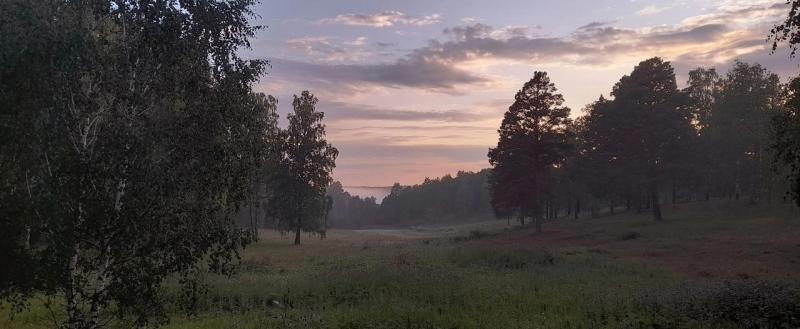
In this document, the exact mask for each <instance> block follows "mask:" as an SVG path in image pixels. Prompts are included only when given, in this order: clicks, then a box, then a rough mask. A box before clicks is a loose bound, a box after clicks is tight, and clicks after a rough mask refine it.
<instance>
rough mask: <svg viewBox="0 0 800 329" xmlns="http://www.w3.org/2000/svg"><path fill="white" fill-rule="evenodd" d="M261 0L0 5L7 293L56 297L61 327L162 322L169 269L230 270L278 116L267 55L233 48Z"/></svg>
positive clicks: (0, 162)
mask: <svg viewBox="0 0 800 329" xmlns="http://www.w3.org/2000/svg"><path fill="white" fill-rule="evenodd" d="M254 2H255V0H230V1H212V0H192V1H188V0H164V1H133V0H114V1H101V0H97V1H77V0H47V1H27V0H9V1H3V2H1V3H0V31H2V33H0V115H2V120H0V122H2V124H0V135H1V136H2V137H3V138H2V141H0V143H2V144H0V150H1V151H2V152H0V172H2V182H0V184H2V185H0V186H1V190H0V204H2V205H0V228H1V229H0V231H2V232H3V233H2V235H3V236H2V239H1V240H2V242H1V243H2V244H3V246H2V247H3V248H2V249H3V251H2V252H0V256H2V257H3V259H2V261H3V262H4V266H7V265H10V266H11V268H10V271H7V270H4V271H2V272H3V275H1V276H0V280H1V281H0V293H2V296H3V297H5V299H6V300H11V301H13V302H15V304H16V305H18V306H21V307H24V305H25V303H24V302H25V300H26V297H28V296H31V295H32V294H34V293H40V294H43V295H45V296H50V297H48V298H50V299H54V302H53V303H49V304H48V305H51V307H54V308H55V307H63V308H64V309H63V311H64V313H65V314H66V318H65V319H64V323H56V324H55V325H57V326H63V327H66V328H98V327H101V326H102V324H103V323H106V322H107V321H108V320H109V319H110V318H116V320H118V321H127V322H130V323H132V324H134V325H136V326H140V327H146V326H156V325H158V324H160V323H162V322H163V320H164V317H163V314H164V313H163V309H162V302H161V299H160V296H159V287H160V286H161V284H162V282H163V281H164V279H165V278H167V277H168V276H170V275H175V274H178V275H181V276H183V277H184V280H181V281H182V282H190V280H189V278H191V277H192V275H193V273H197V272H198V271H200V270H201V269H204V268H208V269H210V270H212V271H215V272H221V273H226V272H229V271H230V270H231V266H232V265H233V264H234V263H235V260H236V258H237V250H238V249H239V248H240V247H242V246H243V245H244V244H245V243H246V242H247V241H248V237H249V235H248V234H246V233H245V232H243V231H242V230H241V229H239V228H238V227H237V226H236V225H235V223H234V221H233V220H232V218H231V214H232V213H233V211H234V210H235V208H236V206H237V205H238V203H239V202H241V201H242V200H244V199H245V197H246V194H247V193H248V184H247V183H248V181H249V180H250V177H251V175H252V174H253V173H254V171H255V168H256V167H258V165H259V162H260V161H263V160H264V157H265V153H264V152H263V151H262V150H264V149H265V148H266V146H265V145H263V144H264V143H265V142H264V141H265V140H266V138H264V136H265V135H266V134H267V133H268V130H269V124H268V123H267V122H268V121H269V120H263V118H265V117H268V116H269V114H268V113H267V112H268V111H267V110H266V109H265V106H264V102H263V101H262V100H261V99H263V97H262V98H259V97H261V96H257V95H255V94H254V93H253V92H252V90H251V86H252V84H253V83H254V82H255V81H256V80H257V79H258V77H259V76H260V75H261V74H262V72H263V70H264V66H265V62H263V61H260V60H244V59H242V58H240V57H239V56H238V55H237V52H236V51H237V49H239V48H242V47H248V46H249V43H248V39H249V38H250V37H252V36H253V35H254V33H255V32H256V30H257V29H258V27H255V26H252V25H250V23H248V19H249V18H250V17H251V16H252V15H253V14H252V12H251V10H250V8H251V7H252V5H253V4H254ZM6 260H8V263H5V261H6ZM201 261H202V262H201ZM6 269H8V267H6ZM187 286H191V285H187ZM62 305H63V306H62ZM57 321H60V320H57Z"/></svg>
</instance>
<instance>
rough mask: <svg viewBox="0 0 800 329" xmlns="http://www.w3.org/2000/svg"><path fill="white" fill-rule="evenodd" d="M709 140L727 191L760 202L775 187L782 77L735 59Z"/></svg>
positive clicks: (717, 104)
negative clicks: (772, 150)
mask: <svg viewBox="0 0 800 329" xmlns="http://www.w3.org/2000/svg"><path fill="white" fill-rule="evenodd" d="M720 83H721V85H722V87H721V88H720V90H719V94H718V95H717V97H716V100H715V101H714V108H713V115H712V116H711V120H710V125H711V128H710V131H709V138H710V140H711V141H710V142H711V149H709V150H708V151H709V152H710V153H711V154H713V157H714V159H715V161H714V165H715V168H714V171H715V175H716V176H717V178H718V181H719V182H720V188H721V189H722V191H723V193H724V194H726V195H729V196H733V197H734V198H737V199H738V198H739V197H740V196H741V195H742V194H743V193H747V194H748V196H749V198H750V201H752V202H755V201H757V199H758V198H759V196H760V195H762V194H764V192H765V191H764V189H765V188H766V187H769V186H771V184H770V182H769V180H770V179H771V172H770V170H769V167H768V163H769V162H770V159H771V155H770V154H768V151H769V149H768V145H769V138H770V133H769V130H770V120H771V118H772V117H773V116H774V115H776V114H777V113H779V112H780V109H781V103H782V102H783V100H782V96H781V92H782V91H781V89H782V87H781V84H780V80H779V78H778V76H777V75H776V74H773V73H771V72H769V71H767V69H765V68H764V67H762V66H761V65H759V64H748V63H743V62H738V61H737V62H736V63H735V65H734V66H733V68H732V69H731V71H730V72H728V74H727V75H726V76H725V78H724V79H722V80H721V82H720Z"/></svg>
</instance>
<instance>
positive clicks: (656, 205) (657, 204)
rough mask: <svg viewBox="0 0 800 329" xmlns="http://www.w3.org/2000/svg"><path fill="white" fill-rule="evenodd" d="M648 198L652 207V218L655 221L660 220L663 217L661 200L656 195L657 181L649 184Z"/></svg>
mask: <svg viewBox="0 0 800 329" xmlns="http://www.w3.org/2000/svg"><path fill="white" fill-rule="evenodd" d="M650 199H651V202H652V203H653V204H652V208H653V219H654V220H656V221H661V220H663V219H664V217H662V215H661V200H660V199H659V196H658V183H656V182H653V183H651V184H650Z"/></svg>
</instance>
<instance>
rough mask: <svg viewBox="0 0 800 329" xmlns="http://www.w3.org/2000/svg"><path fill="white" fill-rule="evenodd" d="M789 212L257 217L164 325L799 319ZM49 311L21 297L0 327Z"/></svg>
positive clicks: (795, 227) (756, 323)
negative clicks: (304, 221)
mask: <svg viewBox="0 0 800 329" xmlns="http://www.w3.org/2000/svg"><path fill="white" fill-rule="evenodd" d="M799 214H800V213H798V212H797V211H796V210H791V209H788V208H785V207H771V208H767V207H764V206H760V207H756V206H747V205H743V204H737V203H732V202H731V203H729V202H711V203H693V204H681V205H676V206H667V207H666V216H667V220H666V221H664V222H660V223H655V222H652V221H651V220H650V219H649V217H648V215H647V214H619V215H616V216H604V217H600V218H591V219H590V218H585V219H580V220H572V219H559V220H557V221H554V222H552V223H548V224H547V225H546V226H545V232H543V233H542V234H538V235H537V234H534V233H533V230H532V229H530V228H527V227H522V228H520V227H514V226H513V225H512V226H509V225H508V224H507V222H506V221H489V222H484V223H477V224H469V225H461V226H441V227H417V228H409V229H385V230H377V229H376V230H360V231H337V230H333V231H331V232H329V234H328V235H327V238H326V239H324V240H320V239H317V238H313V237H306V238H305V241H304V244H303V246H301V247H296V246H292V244H291V242H292V241H291V239H289V238H288V237H281V236H280V235H278V234H276V233H274V232H266V231H265V232H263V233H262V237H261V240H260V242H259V243H257V244H255V245H252V246H250V247H249V248H248V249H247V250H246V251H245V254H244V259H243V263H242V266H241V268H240V270H239V271H238V273H237V274H236V275H234V276H233V277H231V278H227V277H217V276H207V277H205V281H206V282H207V288H208V290H207V292H205V293H204V294H202V295H201V298H200V299H199V300H198V301H197V305H196V311H197V313H196V315H193V316H186V315H183V314H185V312H181V311H180V310H178V309H173V310H172V313H173V317H172V319H171V322H170V324H169V325H168V326H167V327H168V328H797V327H799V326H800V292H798V289H797V284H799V283H800V282H798V281H797V279H796V277H797V275H796V274H797V273H798V271H800V215H799ZM512 224H513V223H512ZM179 295H180V292H179V291H178V290H177V289H175V288H174V287H173V286H172V285H169V288H168V289H166V290H165V292H164V298H166V299H167V300H169V301H175V300H178V299H179ZM4 312H7V311H4ZM49 319H50V315H49V313H47V312H45V311H44V310H43V308H42V307H40V306H37V305H36V304H34V307H33V308H32V309H31V310H30V311H28V312H25V313H22V314H20V315H18V316H16V317H15V318H14V320H8V319H7V316H6V317H5V318H4V319H3V320H0V327H5V328H42V327H46V326H47V325H48V324H49V323H50V322H49V321H50V320H49Z"/></svg>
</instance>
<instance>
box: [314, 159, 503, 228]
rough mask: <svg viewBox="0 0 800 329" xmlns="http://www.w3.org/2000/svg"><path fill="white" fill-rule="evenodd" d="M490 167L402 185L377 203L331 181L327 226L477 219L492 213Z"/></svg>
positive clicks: (371, 198)
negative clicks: (330, 202) (331, 204)
mask: <svg viewBox="0 0 800 329" xmlns="http://www.w3.org/2000/svg"><path fill="white" fill-rule="evenodd" d="M488 179H489V170H488V169H485V170H482V171H480V172H477V173H475V172H467V171H459V172H458V174H456V176H455V177H453V176H451V175H446V176H444V177H441V178H434V179H428V178H426V179H425V181H424V182H423V183H422V184H418V185H413V186H401V185H400V184H397V183H395V184H394V186H392V190H391V193H390V194H389V195H388V196H387V197H386V198H384V199H383V201H382V202H381V203H380V204H378V203H377V202H376V201H377V200H376V199H375V198H373V197H368V198H361V197H358V196H353V195H350V193H348V192H346V191H344V189H343V188H342V184H341V183H339V182H335V183H333V184H332V185H331V186H330V187H329V188H328V195H329V196H330V197H331V199H332V201H333V208H332V209H331V212H330V215H329V217H328V226H329V227H336V228H352V227H364V226H372V225H416V224H432V223H452V222H462V221H476V220H481V219H486V218H487V217H491V216H492V207H491V205H490V203H489V200H490V197H489V190H488Z"/></svg>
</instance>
